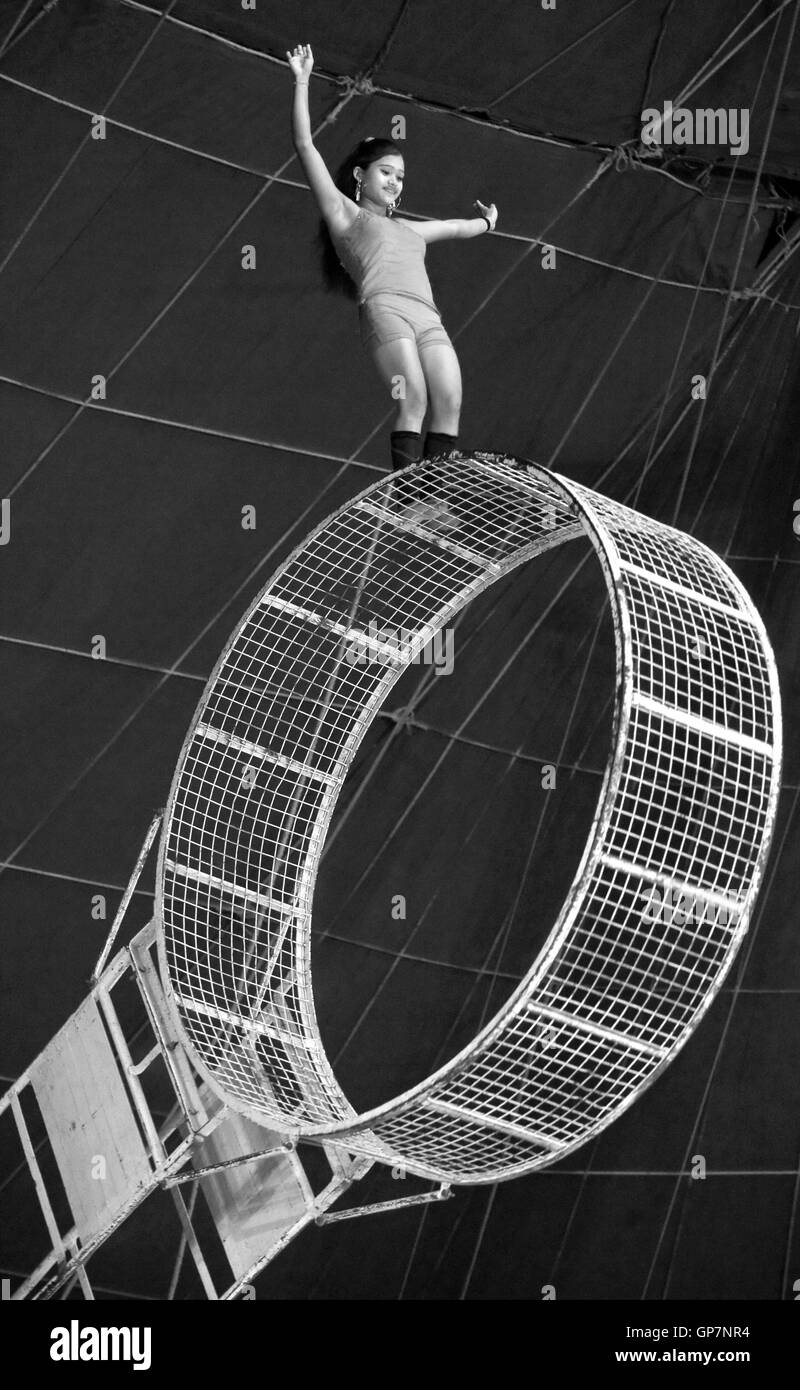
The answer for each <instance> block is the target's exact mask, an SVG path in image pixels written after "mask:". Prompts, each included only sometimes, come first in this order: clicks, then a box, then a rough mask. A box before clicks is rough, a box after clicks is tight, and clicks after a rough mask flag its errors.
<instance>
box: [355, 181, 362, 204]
mask: <svg viewBox="0 0 800 1390" xmlns="http://www.w3.org/2000/svg"><path fill="white" fill-rule="evenodd" d="M356 202H357V203H360V202H361V180H360V179H356Z"/></svg>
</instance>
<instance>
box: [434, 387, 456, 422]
mask: <svg viewBox="0 0 800 1390" xmlns="http://www.w3.org/2000/svg"><path fill="white" fill-rule="evenodd" d="M434 403H435V407H436V413H437V414H438V415H458V414H459V412H460V410H461V385H460V383H458V382H448V383H447V384H446V385H442V386H440V387H439V389H438V390H437V392H436V396H435V402H434Z"/></svg>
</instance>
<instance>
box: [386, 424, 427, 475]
mask: <svg viewBox="0 0 800 1390" xmlns="http://www.w3.org/2000/svg"><path fill="white" fill-rule="evenodd" d="M389 438H390V440H391V448H392V468H393V469H394V471H395V473H396V472H397V470H398V468H408V465H409V464H410V463H417V462H419V455H420V443H421V440H422V431H421V430H392V433H391V435H390V436H389Z"/></svg>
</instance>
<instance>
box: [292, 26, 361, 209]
mask: <svg viewBox="0 0 800 1390" xmlns="http://www.w3.org/2000/svg"><path fill="white" fill-rule="evenodd" d="M286 57H287V58H288V59H289V67H290V68H291V70H292V72H293V73H294V78H295V83H294V104H293V106H292V140H293V142H294V147H295V149H296V151H297V157H298V159H299V160H300V163H301V165H302V166H303V173H304V174H305V176H306V178H307V179H308V182H309V185H310V188H311V192H312V193H313V194H314V197H315V199H316V201H317V207H318V208H319V210H320V212H321V214H322V216H323V217H324V218H325V221H326V222H327V223H328V226H329V227H332V228H333V230H334V231H344V230H345V229H346V227H347V225H348V221H349V219H348V216H347V208H346V199H345V196H344V194H343V193H342V192H341V191H340V190H339V189H338V188H337V187H336V184H335V183H334V182H333V179H332V178H331V176H330V174H329V172H328V166H327V165H326V163H325V160H324V159H323V158H322V155H321V154H320V152H319V150H318V149H316V147H315V145H314V142H313V141H312V139H311V119H310V117H309V114H308V82H309V78H310V76H311V69H312V68H313V66H314V55H313V53H312V52H311V48H310V46H309V45H308V44H298V45H297V47H296V48H295V49H294V52H292V53H290V52H289V51H288V49H287V52H286Z"/></svg>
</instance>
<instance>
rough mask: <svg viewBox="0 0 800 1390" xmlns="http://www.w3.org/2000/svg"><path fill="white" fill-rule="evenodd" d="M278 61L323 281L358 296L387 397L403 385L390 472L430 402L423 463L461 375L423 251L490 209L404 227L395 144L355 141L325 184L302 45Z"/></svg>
mask: <svg viewBox="0 0 800 1390" xmlns="http://www.w3.org/2000/svg"><path fill="white" fill-rule="evenodd" d="M286 56H287V58H288V59H289V66H290V68H291V70H292V72H293V73H294V77H295V92H294V107H293V113H292V136H293V139H294V147H295V149H296V151H297V155H298V158H299V160H300V163H301V164H302V166H303V171H304V173H305V175H306V178H307V179H308V182H309V184H310V186H311V191H312V192H313V194H314V197H315V198H316V201H317V205H318V207H319V210H320V213H321V215H322V225H321V239H322V243H323V253H324V261H323V265H324V271H325V278H326V280H327V283H328V285H329V286H330V287H331V288H334V287H336V288H340V289H342V290H343V291H344V292H345V293H346V294H348V295H349V296H350V297H351V298H353V299H357V301H358V306H359V310H358V313H359V322H360V327H361V342H362V345H363V346H364V348H365V349H366V351H367V352H368V353H369V354H370V355H371V357H372V359H373V361H374V363H375V366H376V367H377V369H378V373H379V375H380V378H381V380H382V381H383V383H384V384H385V386H386V387H387V388H388V389H389V390H390V391H392V393H393V398H395V397H396V396H397V387H398V378H399V379H400V381H401V383H402V394H401V396H400V398H399V399H398V400H397V415H396V418H395V420H394V428H393V430H392V434H391V451H392V467H393V468H404V467H406V465H407V464H410V463H413V462H415V461H416V460H417V459H419V457H420V452H421V450H420V445H421V441H422V423H423V420H424V418H425V412H426V409H427V406H428V402H429V401H430V407H431V415H430V420H429V427H428V433H427V435H426V438H425V445H424V450H423V451H422V456H423V457H425V458H431V457H434V456H436V455H439V454H445V453H449V452H450V451H451V450H452V449H454V448H455V446H456V441H457V437H458V425H459V416H460V413H461V371H460V368H459V365H458V358H457V357H456V353H455V349H454V347H453V344H452V342H451V341H450V338H449V337H448V335H447V333H446V331H445V329H444V327H443V325H442V319H441V315H440V313H439V310H438V309H437V308H436V305H435V304H434V302H433V293H432V290H431V286H430V281H429V280H428V276H427V274H426V271H425V249H426V246H427V243H428V242H430V241H444V240H445V239H446V238H448V237H474V236H478V235H480V234H481V233H482V232H487V231H493V230H494V227H495V225H496V223H497V208H496V207H495V206H494V204H493V203H492V204H491V205H490V206H489V207H484V205H483V203H480V202H478V201H477V200H476V204H475V206H476V207H477V208H479V209H480V213H481V215H480V217H471V218H449V219H447V220H445V221H440V222H439V221H435V222H422V221H420V222H409V221H408V220H407V219H405V218H402V217H396V216H394V215H393V214H394V212H395V209H396V207H397V204H398V202H399V201H400V195H401V193H402V191H403V180H404V177H405V162H404V160H403V155H402V152H401V150H400V147H399V146H398V145H397V144H396V143H395V141H393V140H382V139H375V138H374V137H372V136H370V137H368V138H367V139H366V140H362V141H361V143H360V145H359V146H358V147H357V149H356V150H354V151H353V153H352V154H351V155H350V157H349V158H348V159H347V160H345V161H344V163H343V164H342V165H341V168H340V169H339V170H338V172H337V174H336V177H335V179H334V178H332V177H331V175H330V173H329V172H328V169H327V166H326V164H325V161H324V160H323V158H322V156H321V154H320V153H319V151H318V150H317V149H316V148H315V147H314V144H313V142H312V139H311V124H310V120H309V114H308V81H309V77H310V74H311V69H312V67H313V65H314V57H313V54H312V52H311V48H310V47H309V45H308V44H298V45H297V47H296V48H295V49H294V51H293V52H289V51H288V50H287V54H286Z"/></svg>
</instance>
